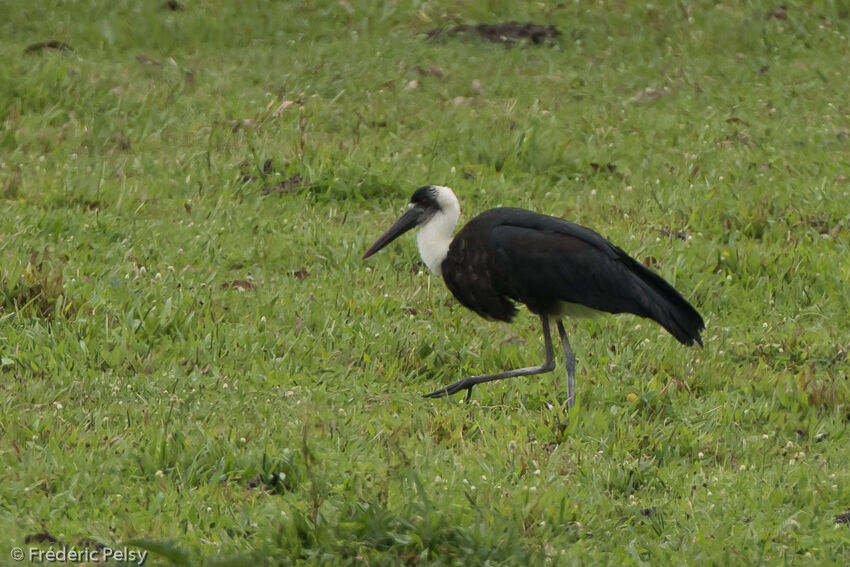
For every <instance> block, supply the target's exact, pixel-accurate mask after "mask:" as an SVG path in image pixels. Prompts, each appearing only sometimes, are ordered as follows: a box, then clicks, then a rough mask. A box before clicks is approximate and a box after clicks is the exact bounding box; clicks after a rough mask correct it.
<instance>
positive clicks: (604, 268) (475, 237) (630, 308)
mask: <svg viewBox="0 0 850 567" xmlns="http://www.w3.org/2000/svg"><path fill="white" fill-rule="evenodd" d="M442 272H443V278H444V279H445V281H446V285H447V286H448V288H449V290H451V292H452V293H453V294H454V296H455V297H456V298H457V299H458V301H460V302H461V303H462V304H463V305H464V306H466V307H468V308H469V309H472V310H473V311H475V312H476V313H478V314H479V315H481V316H482V317H486V318H488V319H498V320H499V321H508V322H509V321H511V320H512V319H513V317H514V315H515V314H516V306H515V305H514V304H513V303H512V301H511V300H513V301H517V302H519V303H524V304H525V305H526V306H527V307H528V309H529V310H530V311H531V312H533V313H537V314H538V315H560V314H561V313H562V311H563V308H562V305H561V304H562V302H567V303H574V304H579V305H584V306H586V307H589V308H591V309H595V310H597V311H605V312H607V313H633V314H635V315H639V316H641V317H648V318H650V319H653V320H655V321H657V322H658V323H659V324H660V325H661V326H662V327H664V328H665V329H667V330H668V331H669V332H670V334H671V335H673V336H674V337H676V339H678V340H679V342H681V343H683V344H686V345H690V344H693V342H694V341H696V342H697V343H699V344H700V345H702V340H701V339H700V331H701V330H702V329H703V328H704V324H703V321H702V317H700V315H699V313H697V311H696V309H694V308H693V307H692V306H691V305H690V304H689V303H688V302H687V301H685V299H684V298H682V296H681V295H680V294H679V292H677V291H676V290H675V289H673V286H671V285H670V284H668V283H667V282H666V281H665V280H664V279H663V278H662V277H661V276H659V275H658V274H656V273H655V272H653V271H651V270H649V269H648V268H647V267H645V266H644V265H643V264H641V263H640V262H637V261H636V260H634V259H633V258H632V257H631V256H629V255H628V254H626V253H625V252H623V250H622V249H620V248H619V247H617V246H614V245H613V244H611V243H610V242H608V241H607V240H606V239H605V238H603V237H602V236H600V235H599V234H598V233H596V232H594V231H592V230H590V229H589V228H585V227H583V226H580V225H577V224H575V223H571V222H569V221H565V220H563V219H559V218H557V217H550V216H547V215H541V214H539V213H535V212H532V211H526V210H524V209H514V208H498V209H491V210H489V211H485V212H483V213H481V214H480V215H478V216H477V217H475V218H474V219H472V220H471V221H469V222H468V223H467V224H466V226H464V227H463V228H462V229H461V230H460V231H459V232H458V233H457V235H456V236H455V238H454V240H453V241H452V243H451V246H449V252H448V255H447V256H446V259H445V260H444V261H443V265H442Z"/></svg>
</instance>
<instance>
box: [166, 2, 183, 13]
mask: <svg viewBox="0 0 850 567" xmlns="http://www.w3.org/2000/svg"><path fill="white" fill-rule="evenodd" d="M162 8H163V10H171V11H172V12H181V11H183V10H185V9H186V6H184V5H183V4H181V3H180V2H178V1H177V0H168V2H166V3H165V4H163V5H162Z"/></svg>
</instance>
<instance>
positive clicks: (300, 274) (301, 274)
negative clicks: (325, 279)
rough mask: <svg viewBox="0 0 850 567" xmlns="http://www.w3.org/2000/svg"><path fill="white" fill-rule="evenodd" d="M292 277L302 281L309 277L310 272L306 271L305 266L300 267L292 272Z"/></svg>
mask: <svg viewBox="0 0 850 567" xmlns="http://www.w3.org/2000/svg"><path fill="white" fill-rule="evenodd" d="M292 277H293V278H295V279H297V280H299V281H303V280H305V279H307V278H309V277H310V272H308V271H307V268H301V269H300V270H295V271H294V272H292Z"/></svg>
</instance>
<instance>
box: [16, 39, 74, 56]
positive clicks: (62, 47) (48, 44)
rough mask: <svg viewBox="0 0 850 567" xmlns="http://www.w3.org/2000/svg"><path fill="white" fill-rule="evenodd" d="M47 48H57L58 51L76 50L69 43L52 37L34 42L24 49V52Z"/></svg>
mask: <svg viewBox="0 0 850 567" xmlns="http://www.w3.org/2000/svg"><path fill="white" fill-rule="evenodd" d="M45 49H55V50H56V51H74V48H73V47H71V46H70V45H68V44H67V43H64V42H61V41H58V40H55V39H51V40H50V41H42V42H40V43H33V44H32V45H30V46H28V47H27V48H26V49H24V53H38V52H39V51H44V50H45Z"/></svg>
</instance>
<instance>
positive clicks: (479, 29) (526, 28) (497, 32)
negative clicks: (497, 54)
mask: <svg viewBox="0 0 850 567" xmlns="http://www.w3.org/2000/svg"><path fill="white" fill-rule="evenodd" d="M459 33H463V34H471V35H476V36H478V37H480V38H481V39H486V40H487V41H492V42H493V43H513V42H514V41H516V40H519V39H527V40H530V41H531V43H534V44H538V45H539V44H541V43H543V42H544V41H546V40H547V39H555V38H556V37H558V36H559V35H561V32H559V31H558V30H557V28H556V27H555V26H541V25H539V24H535V23H532V22H525V23H520V22H502V23H499V24H477V25H474V26H467V25H460V26H455V27H453V28H448V29H445V28H435V29H432V30H429V31H428V33H427V39H436V38H438V37H441V36H443V35H449V36H454V35H457V34H459Z"/></svg>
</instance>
